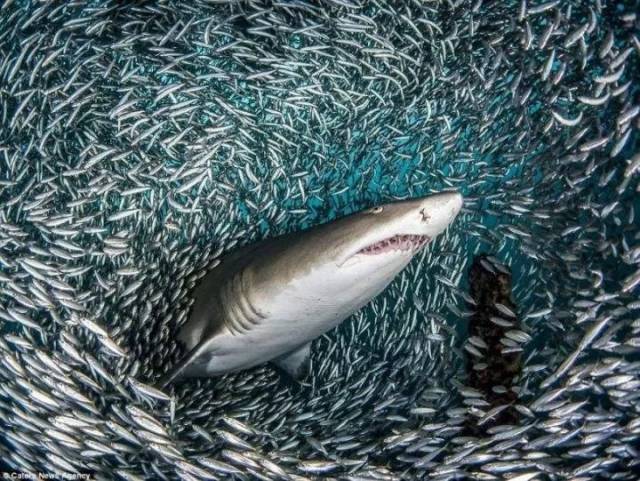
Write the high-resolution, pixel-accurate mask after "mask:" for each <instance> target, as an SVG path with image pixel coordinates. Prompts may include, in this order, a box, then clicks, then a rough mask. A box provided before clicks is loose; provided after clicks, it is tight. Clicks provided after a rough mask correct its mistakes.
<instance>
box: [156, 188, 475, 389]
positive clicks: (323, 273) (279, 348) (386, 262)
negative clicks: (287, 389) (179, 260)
mask: <svg viewBox="0 0 640 481" xmlns="http://www.w3.org/2000/svg"><path fill="white" fill-rule="evenodd" d="M462 205H463V198H462V195H461V194H460V193H458V192H451V191H448V192H440V193H437V194H433V195H429V196H425V197H421V198H414V199H409V200H402V201H394V202H390V203H385V204H382V205H377V206H375V207H372V208H369V209H366V210H362V211H359V212H356V213H353V214H350V215H347V216H344V217H341V218H338V219H336V220H333V221H331V222H327V223H324V224H320V225H316V226H314V227H311V228H309V229H306V230H303V231H298V232H292V233H288V234H284V235H280V236H277V237H273V238H270V239H266V240H263V241H260V242H256V243H254V244H250V245H247V246H245V247H242V248H240V249H238V250H236V251H234V252H232V253H230V254H228V255H225V256H223V258H222V260H221V261H220V263H219V264H218V265H217V266H216V267H214V268H213V269H212V270H211V271H210V272H209V273H207V274H206V275H205V276H204V277H203V278H202V279H201V281H200V283H199V285H198V286H197V287H196V289H195V291H194V297H195V300H194V304H193V308H192V311H191V314H190V316H189V318H188V320H187V321H186V323H185V324H184V325H183V326H182V327H180V328H179V331H178V335H177V338H178V340H179V341H180V342H181V343H183V344H184V346H185V347H186V351H185V352H186V355H185V356H184V357H183V358H182V359H181V360H180V361H178V362H177V363H176V364H175V365H174V366H173V367H172V368H171V369H170V370H169V371H168V372H167V374H165V375H164V376H163V377H162V378H161V379H160V380H159V383H158V384H159V386H160V387H166V386H167V385H168V384H170V383H173V382H177V381H179V380H183V379H186V378H194V377H210V376H217V375H223V374H226V373H231V372H235V371H240V370H244V369H248V368H252V367H255V366H258V365H261V364H264V363H267V362H272V363H273V364H275V365H276V366H278V367H279V368H281V369H282V370H284V371H285V372H286V373H288V374H289V375H290V376H291V377H292V378H294V379H299V378H300V377H302V376H303V375H305V374H306V373H307V370H308V367H307V365H308V361H309V356H310V349H311V342H312V341H313V340H314V339H316V338H317V337H319V336H321V335H322V334H324V333H326V332H327V331H329V330H330V329H333V328H334V327H336V326H337V325H338V324H340V323H341V322H342V321H343V320H345V319H346V318H348V317H349V316H350V315H352V314H353V313H355V312H356V311H358V310H359V309H360V308H362V307H363V306H365V305H366V304H367V303H368V302H370V301H371V300H372V299H373V298H375V297H376V296H377V295H378V294H380V293H381V292H382V291H383V290H384V289H385V288H386V287H387V286H388V285H389V284H390V283H391V281H392V280H393V279H394V278H395V277H396V276H397V275H398V274H399V273H400V272H401V271H402V270H403V269H404V268H405V267H406V266H407V264H408V263H409V262H410V261H411V259H412V258H413V257H414V256H415V255H416V254H417V253H418V252H419V251H420V250H421V249H422V248H423V247H424V246H425V245H427V244H428V243H429V242H430V241H431V240H433V239H434V237H436V236H437V235H439V234H441V233H442V232H443V231H445V229H446V228H447V227H448V226H449V225H450V224H451V223H452V222H453V221H454V220H455V218H456V216H457V215H458V213H459V212H460V209H461V208H462Z"/></svg>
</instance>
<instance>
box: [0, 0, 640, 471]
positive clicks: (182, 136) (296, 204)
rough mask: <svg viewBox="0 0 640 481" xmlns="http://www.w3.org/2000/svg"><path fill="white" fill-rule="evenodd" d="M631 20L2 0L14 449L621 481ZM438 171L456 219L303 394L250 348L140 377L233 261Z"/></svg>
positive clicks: (632, 426)
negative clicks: (499, 374) (212, 365)
mask: <svg viewBox="0 0 640 481" xmlns="http://www.w3.org/2000/svg"><path fill="white" fill-rule="evenodd" d="M638 12H640V4H639V3H638V2H636V1H627V2H604V1H560V0H551V1H544V2H540V1H537V2H531V1H527V0H522V1H482V0H479V1H474V2H467V1H453V0H450V1H439V0H434V1H417V0H415V1H390V2H385V1H380V0H374V1H361V2H355V1H347V0H334V1H322V2H312V1H308V2H299V1H284V0H283V1H280V2H273V1H248V2H239V1H209V2H207V1H183V2H178V1H175V2H173V1H157V2H152V1H140V2H117V1H80V0H78V1H70V2H35V1H33V2H31V1H19V0H14V1H11V0H9V1H4V2H3V3H2V6H1V7H0V364H1V367H2V368H1V369H0V459H1V460H2V463H3V464H4V465H5V468H4V469H6V470H7V471H14V472H18V471H22V472H33V473H37V472H44V473H60V474H62V473H70V472H81V473H89V474H90V475H91V477H92V479H94V478H95V479H125V480H127V479H178V478H181V479H238V480H245V479H246V480H253V479H274V480H275V479H317V478H319V479H351V480H365V479H371V480H393V479H486V480H492V479H517V480H518V481H525V480H529V479H538V480H546V479H574V480H577V479H585V480H586V479H621V480H625V479H638V477H637V472H638V468H639V466H640V462H639V460H640V456H639V455H638V449H639V448H640V442H639V439H640V416H639V413H640V394H639V393H640V391H639V390H638V388H639V387H640V355H639V354H640V321H639V320H638V312H639V309H640V301H639V299H638V292H639V288H638V285H639V284H640V269H639V265H638V264H639V263H640V239H639V237H640V229H639V225H640V224H639V222H638V219H637V217H636V210H637V209H638V208H640V204H639V202H638V191H639V190H640V188H639V184H638V179H639V173H640V154H639V153H638V150H639V149H638V128H639V127H640V115H639V114H640V93H639V90H640V89H639V82H638V79H639V78H640V75H639V74H640V69H639V62H640V33H639V28H638V27H639V25H640V19H639V18H638ZM454 189H455V190H458V191H460V192H461V193H463V195H464V196H465V207H464V209H463V212H462V213H461V214H460V215H459V217H458V219H457V220H456V222H455V223H454V224H453V225H452V226H451V227H450V228H449V230H448V231H447V233H446V234H444V235H442V236H439V237H438V238H437V239H436V240H435V241H434V242H432V243H431V244H429V246H427V248H425V249H424V251H423V252H422V254H421V255H419V256H417V257H416V259H414V260H413V261H412V263H411V264H410V265H409V267H408V268H407V269H406V270H405V271H403V273H402V274H401V275H399V276H398V278H397V279H396V280H395V281H394V282H393V283H392V284H391V285H390V286H389V288H388V289H387V290H385V291H384V293H383V294H382V295H380V296H379V297H377V298H376V299H375V300H374V301H373V302H372V303H370V304H369V305H368V306H366V307H365V308H364V309H362V310H361V311H359V312H358V313H356V314H355V315H354V316H352V317H351V318H349V319H348V320H347V321H345V322H344V323H343V324H342V325H341V326H340V327H339V328H337V329H336V330H334V331H331V332H329V333H328V334H327V335H325V336H323V337H321V338H320V339H318V340H316V341H314V343H313V348H312V368H311V373H310V375H309V376H308V377H307V378H305V379H304V380H303V382H302V383H301V384H300V385H293V386H292V385H290V384H289V383H287V382H285V381H284V380H283V379H282V378H281V376H279V374H278V373H277V372H276V371H274V370H273V368H272V367H270V366H263V367H260V368H256V369H252V370H249V371H244V372H240V373H235V374H231V375H227V376H224V377H220V378H215V379H200V380H193V381H189V382H186V383H182V384H178V385H176V386H173V387H171V388H170V389H168V390H165V391H158V390H156V389H155V388H153V387H152V386H153V384H154V382H155V381H156V380H157V379H158V378H159V377H160V376H161V375H162V374H163V373H164V372H166V371H167V370H168V369H169V368H170V367H171V366H172V365H173V364H174V363H175V362H176V361H177V360H178V359H179V357H180V355H181V349H180V346H179V345H178V344H177V342H176V333H177V330H178V328H179V326H180V325H182V323H184V321H185V320H186V319H187V317H188V315H189V309H190V306H191V304H192V302H193V300H192V298H191V292H192V290H193V287H194V286H195V285H196V284H197V282H198V280H199V279H200V278H201V277H202V276H203V275H204V274H205V273H206V272H207V271H208V270H209V269H211V268H212V267H213V266H215V264H216V262H217V259H218V258H220V257H221V256H222V255H224V253H225V252H228V251H232V250H233V249H234V248H235V247H239V246H241V245H245V244H248V243H251V242H253V241H256V240H260V239H264V238H268V237H272V236H275V235H278V234H282V233H285V232H292V231H297V230H300V229H303V228H305V227H309V226H312V225H316V224H319V223H323V222H326V221H328V220H331V219H334V218H336V217H339V216H342V215H345V214H348V213H351V212H354V211H357V210H359V209H362V208H366V207H370V206H373V205H376V204H379V203H383V202H388V201H392V200H394V199H406V198H411V197H418V196H423V195H427V194H429V193H432V192H439V191H442V190H454ZM480 254H486V255H488V256H489V257H482V258H479V257H476V256H477V255H480ZM474 259H478V262H479V260H480V259H482V261H483V262H484V265H485V269H488V271H496V270H497V271H499V272H500V273H501V274H500V275H506V276H507V278H506V279H508V280H507V281H505V282H507V284H509V287H510V289H511V292H510V293H509V290H508V289H507V291H506V293H504V292H503V297H504V298H505V299H507V300H505V301H504V303H501V304H502V307H503V309H502V311H503V318H504V317H505V315H506V317H509V315H508V314H509V313H508V311H509V310H511V311H514V314H515V317H516V318H517V320H514V319H511V320H510V321H509V320H507V321H508V322H509V323H511V324H508V323H507V324H505V322H507V321H504V319H503V321H502V322H503V324H505V325H506V326H508V325H511V326H512V327H513V328H512V329H510V331H511V332H510V333H509V334H507V337H508V339H507V340H506V341H504V342H502V345H503V346H505V347H506V348H508V350H509V352H511V353H517V354H518V356H519V358H518V361H517V366H516V367H517V369H516V370H515V374H514V375H513V378H512V379H511V378H510V379H509V385H507V386H503V387H502V388H500V389H498V391H500V390H502V391H503V392H506V391H508V392H510V393H512V395H513V397H512V400H511V401H510V407H509V409H511V410H512V415H511V418H510V419H509V420H508V421H505V422H503V423H501V424H493V425H492V424H491V420H492V419H494V418H497V417H499V413H500V412H502V410H504V409H506V407H505V405H499V404H498V405H496V404H495V403H493V402H492V401H491V399H489V398H490V397H491V396H489V394H487V393H485V392H483V391H482V390H481V389H479V388H478V387H477V386H472V385H471V384H472V382H471V378H472V375H471V372H472V371H474V370H476V371H482V370H483V369H487V368H488V367H489V366H490V365H492V364H491V362H489V361H487V362H485V360H486V359H488V358H491V357H495V356H496V352H495V349H487V347H492V346H487V345H486V342H485V345H484V347H483V341H482V339H480V340H478V337H481V336H478V335H474V336H471V335H470V334H471V332H470V331H471V329H470V328H469V322H470V320H471V319H472V318H473V316H474V300H473V298H472V296H471V294H470V292H471V290H472V289H473V286H471V285H470V284H471V283H470V282H469V272H470V269H471V268H472V265H473V263H474ZM493 274H494V277H491V276H484V277H483V275H479V276H477V277H476V279H479V280H480V281H479V282H480V284H479V285H476V287H475V288H476V289H493V286H492V284H493V283H494V282H495V283H497V282H498V277H496V276H498V275H499V274H498V273H496V272H493ZM476 304H477V303H476ZM508 306H511V307H508ZM476 307H477V306H476ZM505 308H506V314H505ZM487 312H489V311H487ZM494 314H495V316H497V317H499V315H498V314H499V313H494ZM494 321H495V319H494ZM498 322H500V321H498ZM507 332H509V331H507ZM507 341H508V342H507ZM470 360H473V362H471V361H470ZM470 366H471V367H470ZM482 426H484V427H485V428H486V429H485V428H482Z"/></svg>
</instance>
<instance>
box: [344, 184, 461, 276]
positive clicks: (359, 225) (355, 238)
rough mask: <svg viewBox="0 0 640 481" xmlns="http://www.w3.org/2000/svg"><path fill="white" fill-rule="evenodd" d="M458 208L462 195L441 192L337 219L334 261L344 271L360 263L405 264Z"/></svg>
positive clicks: (451, 220) (449, 220)
mask: <svg viewBox="0 0 640 481" xmlns="http://www.w3.org/2000/svg"><path fill="white" fill-rule="evenodd" d="M461 207H462V196H461V195H460V194H459V193H457V192H444V193H440V194H435V195H430V196H427V197H422V198H418V199H411V200H405V201H400V202H392V203H388V204H382V205H378V206H376V207H372V208H370V209H367V210H363V211H361V212H358V213H356V214H352V215H350V216H347V217H344V218H342V219H340V221H339V222H340V224H341V225H340V228H339V229H338V231H339V232H340V233H339V235H340V239H335V241H336V242H335V243H334V245H335V251H334V252H333V255H334V260H335V262H336V264H337V266H338V267H340V268H345V269H348V268H350V267H353V266H356V265H358V264H362V263H372V262H374V263H375V264H387V263H391V264H394V263H404V264H406V263H407V262H408V261H409V260H410V259H411V257H412V256H413V255H415V254H416V252H418V251H419V250H420V249H421V248H422V247H423V246H424V245H425V244H427V243H428V242H429V241H430V240H432V239H433V238H434V237H436V236H437V235H439V234H440V233H442V232H443V231H444V230H445V229H446V228H447V226H448V225H449V224H451V222H453V220H454V219H455V218H456V216H457V215H458V212H460V208H461Z"/></svg>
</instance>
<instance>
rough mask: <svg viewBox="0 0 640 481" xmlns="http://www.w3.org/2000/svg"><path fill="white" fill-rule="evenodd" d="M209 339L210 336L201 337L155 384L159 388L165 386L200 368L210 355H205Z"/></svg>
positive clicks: (192, 373)
mask: <svg viewBox="0 0 640 481" xmlns="http://www.w3.org/2000/svg"><path fill="white" fill-rule="evenodd" d="M210 341H211V338H207V339H203V340H202V341H200V342H199V343H198V344H197V345H196V347H194V348H193V349H191V351H189V353H188V354H187V355H186V356H185V357H184V358H182V359H181V360H180V361H179V362H178V363H176V365H175V366H173V367H172V368H171V369H170V370H169V372H167V373H166V374H165V375H164V376H162V377H161V378H160V380H159V381H158V382H157V383H156V386H157V387H159V388H165V387H166V386H167V385H168V384H170V383H172V382H174V381H176V380H179V379H182V378H185V377H189V376H191V375H194V374H195V373H196V372H198V371H200V370H202V369H199V366H200V365H204V364H206V362H207V360H208V358H210V357H211V355H212V354H209V356H207V355H206V354H207V351H208V350H209V343H210ZM200 367H202V366H200Z"/></svg>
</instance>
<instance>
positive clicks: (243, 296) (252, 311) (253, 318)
mask: <svg viewBox="0 0 640 481" xmlns="http://www.w3.org/2000/svg"><path fill="white" fill-rule="evenodd" d="M239 277H240V285H239V290H238V292H237V293H236V294H237V295H238V303H239V304H240V308H241V309H242V312H243V313H244V315H245V317H246V318H247V319H249V321H250V322H251V323H252V324H253V325H254V326H257V325H258V324H260V321H262V320H264V319H265V317H266V316H264V315H263V314H262V313H261V312H260V311H258V309H256V307H255V306H254V305H253V302H251V297H250V293H251V289H249V288H248V285H247V270H246V269H243V270H242V271H241V272H240V276H239Z"/></svg>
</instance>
